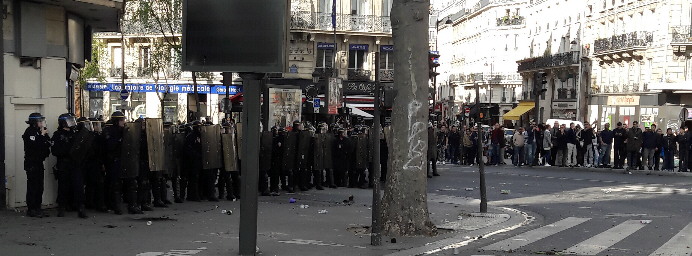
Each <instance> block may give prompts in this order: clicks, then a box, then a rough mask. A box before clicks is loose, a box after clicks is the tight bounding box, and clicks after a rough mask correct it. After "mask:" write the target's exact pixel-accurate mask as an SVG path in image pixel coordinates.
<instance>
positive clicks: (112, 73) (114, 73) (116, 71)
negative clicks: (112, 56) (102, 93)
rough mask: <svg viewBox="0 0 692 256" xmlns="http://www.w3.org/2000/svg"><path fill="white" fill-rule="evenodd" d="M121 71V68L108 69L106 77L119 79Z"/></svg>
mask: <svg viewBox="0 0 692 256" xmlns="http://www.w3.org/2000/svg"><path fill="white" fill-rule="evenodd" d="M122 71H123V69H122V68H109V69H108V76H109V77H120V75H121V73H122Z"/></svg>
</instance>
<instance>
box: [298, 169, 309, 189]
mask: <svg viewBox="0 0 692 256" xmlns="http://www.w3.org/2000/svg"><path fill="white" fill-rule="evenodd" d="M308 177H309V172H308V170H305V169H301V170H299V171H298V178H297V179H298V188H300V191H308V190H309V188H308V184H307V183H308V182H307V179H308Z"/></svg>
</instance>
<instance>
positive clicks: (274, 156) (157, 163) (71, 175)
mask: <svg viewBox="0 0 692 256" xmlns="http://www.w3.org/2000/svg"><path fill="white" fill-rule="evenodd" d="M27 123H28V124H29V125H30V126H29V128H27V131H26V132H25V134H24V135H23V138H24V141H25V169H26V170H27V178H28V181H27V204H28V206H29V210H28V211H27V215H29V216H33V217H44V216H47V215H46V214H44V213H43V212H42V211H41V209H40V205H41V201H40V200H41V199H40V196H41V195H42V193H43V186H42V185H43V182H42V176H41V177H40V178H41V179H40V182H39V181H38V176H39V174H37V173H40V174H41V175H42V173H43V171H44V170H43V161H44V160H45V158H46V157H47V156H48V152H51V153H52V154H53V155H54V156H56V157H57V164H56V166H55V167H54V173H55V176H56V179H57V180H58V198H57V202H58V216H59V217H62V216H64V215H65V212H66V211H71V210H76V211H77V212H78V216H79V217H81V218H87V214H86V212H85V209H93V210H96V211H101V212H108V211H111V212H113V213H115V214H123V213H124V208H126V210H127V212H128V213H130V214H141V213H142V212H143V211H151V210H153V208H155V207H167V205H168V204H171V203H172V202H171V201H169V199H168V193H167V192H168V191H169V190H168V182H170V185H171V188H172V191H173V199H174V201H175V202H176V203H182V202H184V201H185V200H188V201H201V200H209V201H218V200H219V199H224V198H225V199H227V200H235V199H238V198H239V197H240V193H239V192H240V191H239V188H240V174H241V161H242V158H243V155H242V146H243V133H242V124H239V125H236V124H235V123H234V122H233V121H232V120H230V121H229V122H224V123H223V124H222V125H214V124H211V123H202V122H200V121H194V122H191V123H187V124H185V125H172V124H168V123H166V124H164V123H163V122H162V120H161V119H158V118H147V119H141V118H140V119H138V120H136V121H135V122H126V120H125V115H124V114H123V113H122V112H120V111H116V112H114V113H113V114H112V115H111V119H110V120H109V121H108V122H105V123H104V122H103V121H102V120H99V119H94V118H91V119H87V118H84V117H81V118H79V119H75V117H74V115H72V114H63V115H60V116H59V118H58V123H59V126H58V129H57V130H56V131H55V132H54V133H53V136H52V138H51V137H49V136H48V135H47V132H46V130H45V128H44V127H45V121H44V118H43V116H41V115H40V114H39V113H34V114H32V116H30V117H29V121H27ZM332 132H333V133H332ZM335 134H336V135H335ZM368 134H369V128H367V127H359V128H356V129H354V130H353V131H352V132H351V136H349V135H348V132H347V131H346V130H345V129H341V128H334V127H333V129H332V131H330V129H329V127H328V125H327V124H325V123H321V124H319V125H318V127H317V128H314V127H312V126H311V125H310V124H308V127H307V128H306V127H304V125H303V124H302V123H300V122H294V123H293V127H291V128H289V129H285V128H278V127H274V128H272V129H271V131H268V132H262V133H261V138H260V159H261V160H260V165H259V167H260V169H259V170H258V171H259V173H260V180H259V183H260V184H259V191H258V192H259V193H261V194H262V195H263V196H269V195H279V191H280V190H284V191H286V192H288V193H293V192H295V191H297V190H301V191H306V190H309V189H311V188H313V187H314V188H316V189H318V190H322V189H324V187H331V188H336V187H352V188H353V187H360V188H368V187H372V184H373V180H372V179H373V175H372V172H370V171H367V172H366V170H372V169H373V168H372V167H373V154H372V146H371V145H372V143H371V141H370V138H369V136H368ZM381 138H382V140H381V141H380V145H381V151H382V157H381V158H380V163H381V164H382V176H381V177H382V178H381V179H382V181H384V180H385V177H386V170H387V162H388V160H387V148H388V143H386V141H385V136H381ZM39 167H40V168H39ZM217 192H218V193H217ZM37 205H38V206H37Z"/></svg>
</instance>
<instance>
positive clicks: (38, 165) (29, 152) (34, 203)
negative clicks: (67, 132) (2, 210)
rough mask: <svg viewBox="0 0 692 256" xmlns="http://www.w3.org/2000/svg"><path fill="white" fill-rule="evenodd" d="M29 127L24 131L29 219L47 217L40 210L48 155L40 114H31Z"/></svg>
mask: <svg viewBox="0 0 692 256" xmlns="http://www.w3.org/2000/svg"><path fill="white" fill-rule="evenodd" d="M26 123H27V124H29V127H27V128H26V130H24V134H22V140H23V141H24V171H26V206H27V211H26V215H27V216H29V217H37V218H41V217H48V215H46V214H44V213H43V211H42V210H41V205H42V204H43V203H42V198H43V177H44V172H45V168H44V167H43V161H45V160H46V158H47V157H48V155H50V136H48V129H47V128H46V119H45V117H43V115H41V113H31V114H30V115H29V120H27V121H26Z"/></svg>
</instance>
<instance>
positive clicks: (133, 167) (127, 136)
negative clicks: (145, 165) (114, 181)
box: [120, 123, 142, 178]
mask: <svg viewBox="0 0 692 256" xmlns="http://www.w3.org/2000/svg"><path fill="white" fill-rule="evenodd" d="M141 134H142V125H141V124H139V123H126V124H125V131H124V132H123V144H122V154H121V158H120V165H121V167H122V169H123V172H122V175H123V177H124V178H135V177H137V176H138V175H139V146H140V145H139V144H140V136H141Z"/></svg>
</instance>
